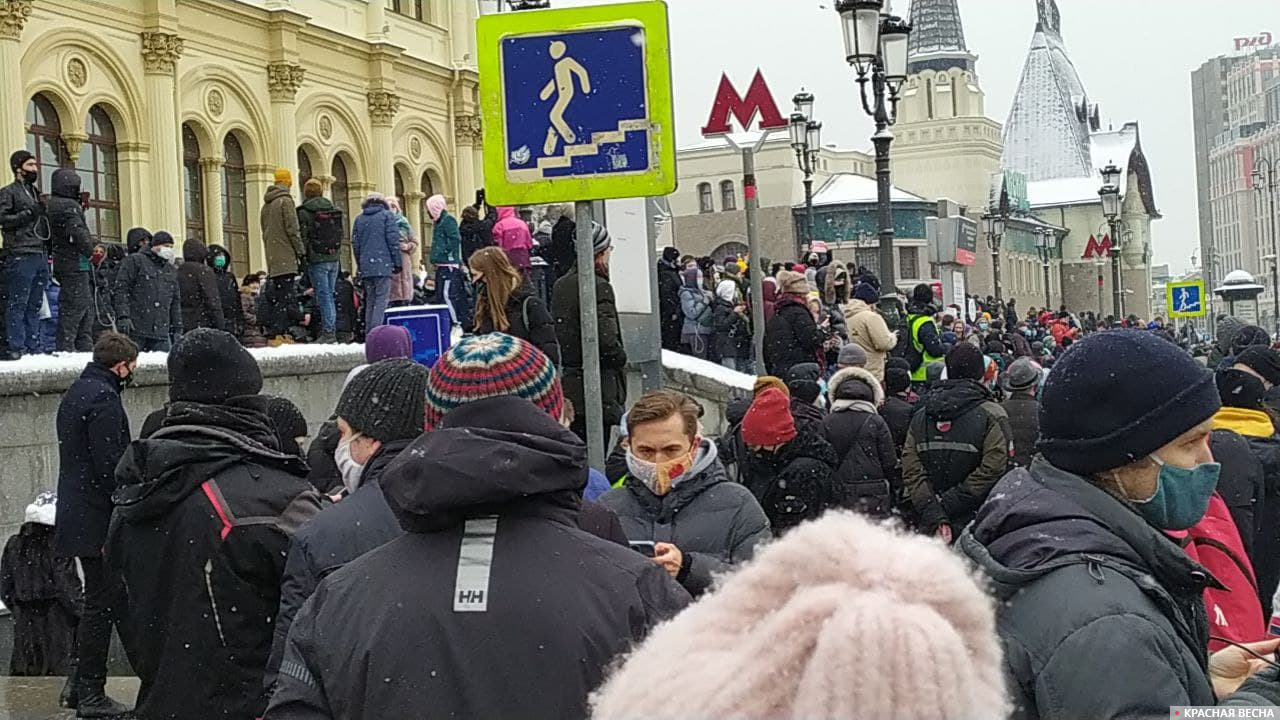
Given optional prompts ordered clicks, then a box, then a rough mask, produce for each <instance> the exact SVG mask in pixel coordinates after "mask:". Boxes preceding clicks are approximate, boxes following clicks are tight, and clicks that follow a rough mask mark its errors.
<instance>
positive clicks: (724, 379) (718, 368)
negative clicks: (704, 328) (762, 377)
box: [662, 350, 756, 392]
mask: <svg viewBox="0 0 1280 720" xmlns="http://www.w3.org/2000/svg"><path fill="white" fill-rule="evenodd" d="M662 367H663V369H664V370H668V371H671V370H674V371H678V372H681V373H684V374H686V375H688V376H689V378H690V380H691V381H692V384H694V385H697V384H698V383H697V379H698V378H706V379H707V380H710V381H712V382H713V383H717V384H719V385H723V386H725V388H727V389H729V390H746V391H747V392H750V391H751V389H752V388H753V387H754V386H755V382H756V376H755V375H748V374H746V373H740V372H738V371H736V370H730V369H729V368H727V367H724V366H723V365H717V364H716V363H713V362H707V361H706V360H699V359H698V358H695V357H690V356H688V355H682V354H680V353H678V352H673V351H671V350H663V351H662Z"/></svg>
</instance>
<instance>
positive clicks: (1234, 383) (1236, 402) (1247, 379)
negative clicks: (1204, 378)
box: [1214, 369, 1267, 410]
mask: <svg viewBox="0 0 1280 720" xmlns="http://www.w3.org/2000/svg"><path fill="white" fill-rule="evenodd" d="M1214 380H1215V381H1216V382H1217V384H1218V397H1220V398H1222V404H1223V405H1224V406H1226V407H1233V408H1248V409H1250V410H1261V409H1262V398H1263V396H1264V395H1266V394H1267V389H1266V388H1265V387H1263V386H1262V381H1261V380H1259V379H1258V378H1256V377H1254V376H1253V375H1251V374H1250V373H1247V372H1245V371H1244V370H1235V369H1227V370H1219V371H1218V372H1216V373H1214Z"/></svg>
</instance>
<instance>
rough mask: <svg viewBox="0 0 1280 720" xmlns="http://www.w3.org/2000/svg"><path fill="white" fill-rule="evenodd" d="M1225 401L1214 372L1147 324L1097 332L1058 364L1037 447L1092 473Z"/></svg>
mask: <svg viewBox="0 0 1280 720" xmlns="http://www.w3.org/2000/svg"><path fill="white" fill-rule="evenodd" d="M1221 405H1222V403H1221V401H1220V400H1219V398H1218V389H1217V387H1216V386H1215V385H1214V380H1213V373H1211V372H1209V371H1208V370H1206V369H1205V368H1204V367H1203V366H1202V365H1200V363H1198V362H1196V360H1195V359H1194V358H1192V357H1191V355H1189V354H1188V353H1186V352H1185V351H1183V350H1182V349H1181V348H1179V347H1178V346H1176V345H1173V344H1172V343H1169V342H1167V341H1165V340H1162V339H1160V338H1159V337H1156V335H1155V334H1154V333H1150V332H1147V331H1145V330H1109V331H1107V332H1100V333H1094V334H1092V335H1089V336H1087V337H1086V338H1085V339H1083V340H1081V341H1080V342H1077V343H1075V344H1074V345H1073V346H1072V347H1071V349H1070V350H1069V351H1067V352H1064V353H1063V354H1062V357H1061V358H1059V359H1058V361H1057V362H1056V363H1054V366H1053V371H1052V372H1050V373H1049V378H1048V380H1046V381H1045V385H1044V390H1043V392H1042V393H1041V396H1040V441H1039V443H1037V445H1036V448H1037V449H1038V450H1039V451H1040V452H1041V454H1043V455H1044V457H1045V459H1046V460H1048V461H1049V462H1050V463H1052V464H1053V465H1054V466H1056V467H1058V468H1061V469H1063V470H1066V471H1067V472H1072V473H1076V474H1077V475H1093V474H1094V473H1099V472H1102V471H1103V470H1112V469H1114V468H1118V467H1123V466H1125V465H1128V464H1129V463H1132V462H1134V461H1136V460H1139V459H1141V458H1144V457H1146V456H1148V455H1150V454H1151V453H1153V452H1155V451H1157V450H1159V449H1160V448H1162V447H1164V446H1165V445H1167V444H1169V443H1170V442H1172V441H1174V440H1176V439H1177V438H1178V436H1179V435H1181V434H1183V433H1185V432H1187V431H1188V430H1190V429H1191V428H1193V427H1195V426H1196V425H1199V424H1200V423H1202V422H1204V421H1205V420H1208V419H1209V418H1210V417H1213V414H1214V413H1216V412H1217V411H1218V408H1219V407H1221Z"/></svg>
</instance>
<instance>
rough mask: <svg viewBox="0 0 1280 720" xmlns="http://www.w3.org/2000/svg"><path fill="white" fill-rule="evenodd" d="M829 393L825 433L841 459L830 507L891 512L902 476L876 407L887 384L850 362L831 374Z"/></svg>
mask: <svg viewBox="0 0 1280 720" xmlns="http://www.w3.org/2000/svg"><path fill="white" fill-rule="evenodd" d="M827 394H828V396H829V397H830V399H831V414H830V415H828V416H827V417H826V419H825V420H824V421H823V423H822V430H823V437H825V438H826V439H827V442H829V443H831V447H832V449H834V450H835V451H836V457H838V458H839V459H840V462H839V464H838V465H837V466H836V472H835V474H834V475H833V476H832V478H831V490H830V492H829V495H828V497H827V507H832V508H843V509H846V510H854V511H857V512H860V513H864V514H866V515H870V516H872V517H888V516H889V514H890V513H891V512H892V511H893V508H894V507H895V506H897V504H898V498H899V497H900V496H901V493H902V482H901V479H900V475H899V472H898V452H897V449H896V448H894V446H893V435H892V434H891V433H890V432H889V425H888V424H887V423H886V422H885V421H884V418H882V417H880V414H879V412H877V411H878V409H879V407H880V405H881V403H883V402H884V389H883V388H882V387H881V385H880V381H879V380H876V376H875V375H872V374H871V373H870V372H868V371H867V370H865V369H863V368H860V367H848V368H845V369H843V370H840V371H839V372H837V373H836V374H835V375H832V376H831V383H830V384H829V385H828V387H827Z"/></svg>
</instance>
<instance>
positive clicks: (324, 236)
mask: <svg viewBox="0 0 1280 720" xmlns="http://www.w3.org/2000/svg"><path fill="white" fill-rule="evenodd" d="M344 228H345V225H344V224H343V220H342V211H341V210H339V209H338V208H334V209H332V210H320V211H318V212H316V213H315V219H314V220H313V221H312V223H311V237H310V238H309V242H310V245H311V246H310V247H309V248H307V250H308V251H310V253H311V254H312V255H337V254H338V249H339V248H341V247H342V235H343V230H344Z"/></svg>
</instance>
